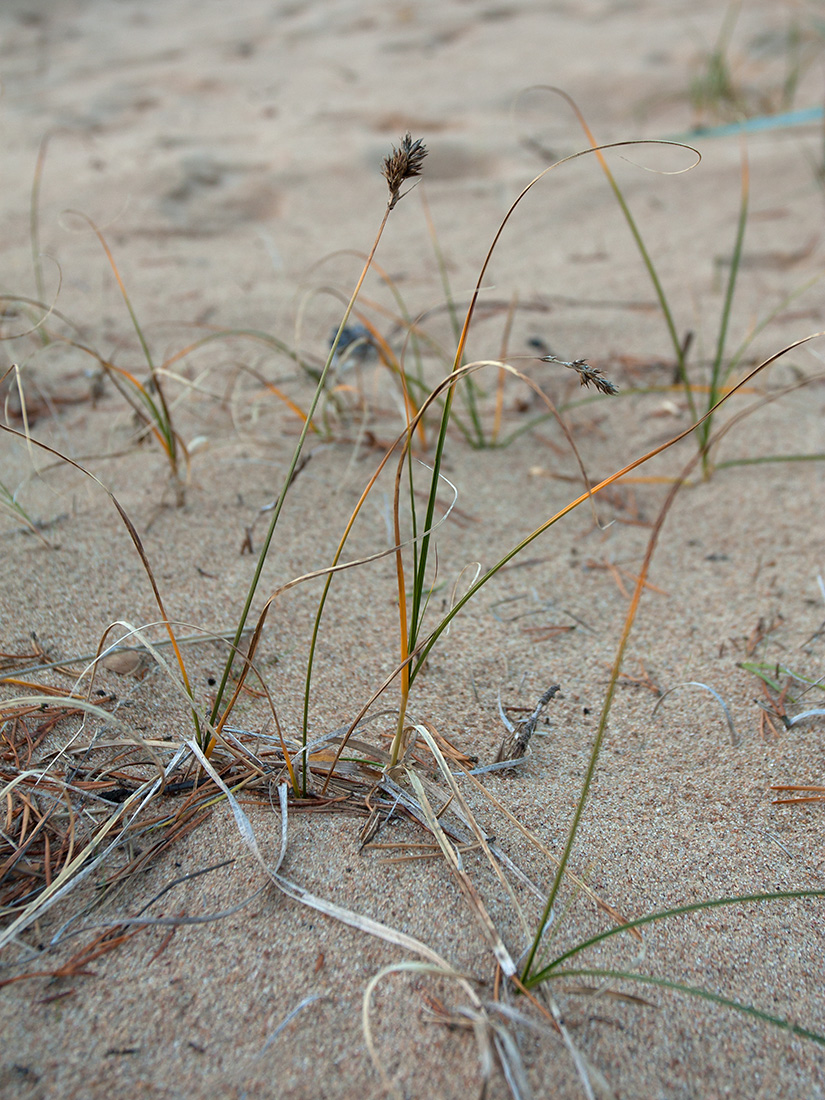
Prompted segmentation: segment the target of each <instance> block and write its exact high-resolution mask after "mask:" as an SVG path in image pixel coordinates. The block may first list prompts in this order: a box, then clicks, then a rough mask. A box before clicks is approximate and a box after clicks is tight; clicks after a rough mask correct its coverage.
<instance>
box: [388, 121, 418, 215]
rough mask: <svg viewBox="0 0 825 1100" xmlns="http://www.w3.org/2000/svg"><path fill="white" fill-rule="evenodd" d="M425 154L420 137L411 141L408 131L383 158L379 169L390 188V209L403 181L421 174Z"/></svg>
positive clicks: (396, 199) (395, 200)
mask: <svg viewBox="0 0 825 1100" xmlns="http://www.w3.org/2000/svg"><path fill="white" fill-rule="evenodd" d="M426 155H427V146H426V145H425V144H424V142H423V141H422V140H421V138H416V140H415V141H413V139H412V134H411V133H409V131H408V132H407V133H406V134H405V135H404V138H403V139H402V141H401V144H400V145H399V146H398V148H397V149H396V148H395V147H393V151H392V152H391V153H390V155H389V156H388V157H385V158H384V164H383V167H382V169H381V171H382V173H383V175H384V178H385V179H386V181H387V186H388V187H389V189H390V210H392V208H393V207H394V206H395V204H396V203H397V202H398V200H399V199H400V198H401V186H402V184H403V183H404V181H405V180H409V179H412V178H413V177H414V176H420V175H421V166H422V165H423V163H424V157H426Z"/></svg>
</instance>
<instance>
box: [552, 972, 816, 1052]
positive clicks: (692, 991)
mask: <svg viewBox="0 0 825 1100" xmlns="http://www.w3.org/2000/svg"><path fill="white" fill-rule="evenodd" d="M555 976H556V977H558V978H607V979H616V980H622V981H628V982H640V983H641V984H642V985H653V986H658V987H659V988H660V989H670V990H672V991H673V992H675V993H686V994H688V996H691V997H701V998H702V999H703V1000H706V1001H711V1002H712V1003H713V1004H717V1005H722V1006H723V1007H724V1008H731V1009H733V1010H734V1011H735V1012H741V1013H743V1014H744V1015H746V1016H752V1017H754V1018H755V1019H757V1020H761V1021H762V1022H763V1023H766V1024H771V1025H772V1026H773V1027H777V1028H780V1029H781V1030H782V1031H787V1032H790V1034H791V1035H798V1036H799V1037H800V1038H801V1039H810V1040H811V1041H812V1042H814V1043H818V1044H819V1045H820V1046H825V1035H820V1033H819V1032H818V1031H809V1030H808V1028H805V1027H800V1026H799V1024H795V1023H792V1021H790V1020H783V1019H782V1018H781V1017H780V1016H771V1015H770V1013H768V1012H763V1011H762V1010H761V1009H759V1008H755V1007H754V1006H753V1005H747V1004H742V1002H741V1001H732V1000H731V999H730V998H729V997H722V996H720V995H719V994H718V993H711V991H710V990H709V989H700V988H699V987H698V986H695V985H685V984H684V983H683V982H674V981H670V980H669V979H667V978H654V977H652V976H651V975H649V974H634V973H632V972H629V971H626V970H601V969H597V968H593V969H581V970H579V969H575V970H562V971H559V972H558V973H557V974H556V975H555Z"/></svg>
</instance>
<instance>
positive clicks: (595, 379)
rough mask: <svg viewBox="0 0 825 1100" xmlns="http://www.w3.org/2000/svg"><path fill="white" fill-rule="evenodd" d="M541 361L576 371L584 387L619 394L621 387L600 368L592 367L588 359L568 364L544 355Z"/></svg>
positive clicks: (576, 360) (552, 356) (562, 360)
mask: <svg viewBox="0 0 825 1100" xmlns="http://www.w3.org/2000/svg"><path fill="white" fill-rule="evenodd" d="M541 361H542V363H558V364H559V366H562V367H568V368H569V369H570V370H574V371H575V372H576V373H577V374H578V376H579V381H580V382H581V384H582V385H583V386H595V388H596V389H597V390H598V391H599V392H600V393H606V394H614V393H618V392H619V387H618V386H615V385H614V384H613V383H612V382H611V381H610V379H609V378H605V377H604V375H603V374H602V372H601V371H600V370H599V368H598V367H591V366H590V364H589V363H588V362H587V360H586V359H574V360H573V362H572V363H568V362H566V361H565V360H564V359H557V358H556V357H555V355H543V356H542V357H541Z"/></svg>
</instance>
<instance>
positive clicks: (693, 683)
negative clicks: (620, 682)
mask: <svg viewBox="0 0 825 1100" xmlns="http://www.w3.org/2000/svg"><path fill="white" fill-rule="evenodd" d="M684 687H695V688H701V689H702V691H706V692H708V694H709V695H712V696H713V698H714V699H715V700H716V702H717V703H718V704H719V706H720V707H721V708H722V711H723V712H724V715H725V721H726V722H727V724H728V729H729V730H730V743H731V745H733V746H734V747H735V746H736V745H738V744H739V734H738V733H737V732H736V726H735V725H734V723H733V715H732V714H731V712H730V707H729V706H728V704H727V703H726V702H725V700H724V699H723V698H722V696H721V695H720V694H719V692H718V691H715V690H714V689H713V688H712V687H709V686H708V685H707V684H702V683H700V682H699V681H698V680H686V681H685V683H683V684H674V685H673V687H672V688H668V689H667V691H663V692H662V694H661V695H660V696H659V698H658V699H657V700H656V705H655V706H654V708H653V712H652V715H651V716H652V717H653V716H655V714H656V711H657V710H658V709H659V707H660V706H661V705H662V703H663V702H664V701H665V699H667V697H668V695H672V694H673V692H674V691H678V690H679V689H680V688H684Z"/></svg>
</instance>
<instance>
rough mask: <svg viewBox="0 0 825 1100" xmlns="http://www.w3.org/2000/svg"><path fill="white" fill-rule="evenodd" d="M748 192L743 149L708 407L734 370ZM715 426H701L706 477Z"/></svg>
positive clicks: (711, 419)
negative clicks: (731, 357) (733, 321)
mask: <svg viewBox="0 0 825 1100" xmlns="http://www.w3.org/2000/svg"><path fill="white" fill-rule="evenodd" d="M748 192H749V179H748V162H747V159H746V157H745V154H744V152H743V154H742V198H741V201H740V203H739V219H738V221H737V224H736V240H735V241H734V246H733V254H732V256H731V262H730V271H729V273H728V283H727V287H726V289H725V301H724V303H723V305H722V316H721V318H720V321H719V333H718V335H717V340H716V355H715V356H714V360H713V367H712V369H711V374H710V390H709V392H708V408H710V407H711V406H713V405H715V404H716V402H717V401H718V400H719V395H720V393H721V389H722V386H723V385H724V381H725V379H726V378H727V377H728V375H729V374H730V370H731V365H729V366H728V367H727V369H725V368H724V367H723V362H724V357H725V341H726V340H727V336H728V325H729V324H730V315H731V310H732V309H733V297H734V294H735V293H736V280H737V276H738V275H739V265H740V263H741V261H742V248H743V246H744V243H745V229H746V228H747V224H748ZM712 428H713V418H712V417H708V418H707V420H705V422H704V424H703V425H702V427H701V428H700V429H699V446H700V448H701V450H702V452H703V457H702V469H703V471H704V474H705V477H707V476H708V474H709V473H710V458H709V456H708V454H707V445H708V439H709V438H710V433H711V430H712Z"/></svg>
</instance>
